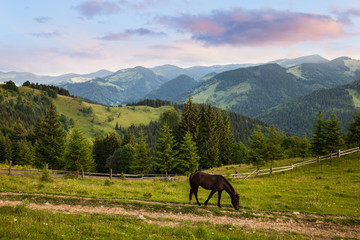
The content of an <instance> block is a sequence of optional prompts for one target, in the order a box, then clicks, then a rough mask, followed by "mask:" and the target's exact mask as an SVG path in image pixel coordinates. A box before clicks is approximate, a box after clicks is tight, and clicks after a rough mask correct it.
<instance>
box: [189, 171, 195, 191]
mask: <svg viewBox="0 0 360 240" xmlns="http://www.w3.org/2000/svg"><path fill="white" fill-rule="evenodd" d="M193 174H194V173H192V174H190V176H189V184H190V187H191V188H192V183H191V179H192V176H193Z"/></svg>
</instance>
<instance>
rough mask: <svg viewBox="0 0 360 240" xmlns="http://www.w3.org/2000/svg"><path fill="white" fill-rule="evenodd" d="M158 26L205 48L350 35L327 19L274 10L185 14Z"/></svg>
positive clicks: (294, 41)
mask: <svg viewBox="0 0 360 240" xmlns="http://www.w3.org/2000/svg"><path fill="white" fill-rule="evenodd" d="M160 23H163V24H165V25H167V26H171V27H175V28H177V30H178V31H181V32H189V33H191V35H192V39H194V40H199V41H202V42H204V43H205V44H206V45H227V44H228V45H232V46H264V45H278V46H279V45H280V46H284V45H291V44H294V43H300V42H306V41H319V40H324V39H334V38H342V37H346V36H348V35H349V34H347V33H345V32H344V30H343V28H342V25H341V23H340V22H338V21H336V20H334V19H332V18H331V17H329V16H325V15H319V14H311V13H301V12H293V11H279V10H274V9H261V10H254V11H248V10H243V9H240V8H236V9H232V10H230V11H213V12H211V13H210V14H207V15H188V14H184V15H182V16H179V17H163V18H161V19H160Z"/></svg>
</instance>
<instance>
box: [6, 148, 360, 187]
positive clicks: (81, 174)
mask: <svg viewBox="0 0 360 240" xmlns="http://www.w3.org/2000/svg"><path fill="white" fill-rule="evenodd" d="M359 151H360V148H359V147H357V148H352V149H346V150H338V151H336V152H331V153H330V154H328V155H325V156H319V157H317V158H315V159H310V160H306V161H302V162H298V163H295V164H291V165H290V166H283V167H275V168H272V169H259V170H257V169H255V170H254V171H253V172H246V173H236V174H231V176H230V178H236V179H244V180H245V179H247V178H249V177H256V176H261V175H267V174H271V173H278V172H285V171H289V170H293V169H294V168H297V167H302V166H305V165H308V164H313V163H318V164H320V162H321V161H323V160H326V159H332V158H334V157H337V158H340V157H341V156H345V155H347V154H351V153H355V152H359ZM46 169H47V167H46ZM48 171H49V172H50V175H51V176H53V177H64V176H68V175H75V176H77V177H82V178H84V177H89V178H90V177H93V178H96V177H97V178H110V179H112V178H125V179H165V180H174V178H175V175H174V174H168V175H165V174H123V173H121V174H120V173H115V174H113V173H112V169H110V172H109V173H94V172H83V171H81V172H80V171H66V170H48ZM42 173H43V171H42V170H38V169H29V170H23V169H14V168H12V162H11V161H10V163H9V168H0V175H16V176H29V175H40V174H42Z"/></svg>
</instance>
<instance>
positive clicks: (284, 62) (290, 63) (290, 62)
mask: <svg viewBox="0 0 360 240" xmlns="http://www.w3.org/2000/svg"><path fill="white" fill-rule="evenodd" d="M328 61H329V60H327V59H325V58H323V57H321V56H320V55H317V54H316V55H309V56H304V57H299V58H294V59H289V58H286V59H279V60H275V61H272V62H270V63H277V64H279V65H280V66H282V67H284V68H290V67H294V66H297V65H300V64H303V63H326V62H328Z"/></svg>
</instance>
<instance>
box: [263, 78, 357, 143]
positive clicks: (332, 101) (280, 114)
mask: <svg viewBox="0 0 360 240" xmlns="http://www.w3.org/2000/svg"><path fill="white" fill-rule="evenodd" d="M359 107H360V80H358V81H355V82H351V83H348V84H346V85H342V86H338V87H335V88H331V89H322V90H317V91H314V92H312V93H310V94H307V95H305V96H301V97H298V98H295V99H293V100H291V101H289V102H287V103H285V104H282V105H279V106H276V107H274V108H272V109H270V110H268V111H267V112H266V113H263V114H260V115H259V116H257V118H259V119H261V120H263V121H265V122H267V123H269V124H272V123H273V124H275V126H277V127H278V128H280V129H281V130H283V131H285V132H288V133H291V134H293V135H297V136H300V137H302V136H303V134H304V133H306V134H307V135H308V136H310V135H311V129H312V125H313V124H314V119H317V113H318V112H319V111H320V110H323V111H324V114H325V116H327V117H329V116H330V114H332V113H335V114H336V115H337V117H338V120H340V121H341V122H342V127H343V128H346V127H347V125H348V123H350V122H352V121H353V114H354V113H355V112H356V110H357V109H358V108H359Z"/></svg>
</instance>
